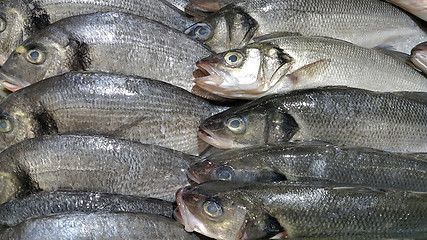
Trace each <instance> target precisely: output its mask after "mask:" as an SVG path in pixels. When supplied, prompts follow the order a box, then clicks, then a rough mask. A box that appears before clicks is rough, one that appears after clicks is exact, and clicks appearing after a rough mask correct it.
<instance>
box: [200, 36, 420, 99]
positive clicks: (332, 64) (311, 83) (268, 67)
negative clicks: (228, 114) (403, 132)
mask: <svg viewBox="0 0 427 240" xmlns="http://www.w3.org/2000/svg"><path fill="white" fill-rule="evenodd" d="M408 58H409V57H408ZM196 65H197V66H198V68H199V70H197V71H196V72H195V73H196V74H197V75H196V78H195V82H196V84H197V86H199V87H201V88H203V89H205V90H207V91H209V92H211V93H214V94H217V95H220V96H222V97H228V98H245V99H256V98H259V97H261V96H265V95H269V94H274V93H286V92H290V91H293V90H296V89H307V88H315V87H323V86H347V87H354V88H363V89H368V90H372V91H381V92H394V91H420V92H427V78H426V77H425V76H424V75H423V74H422V73H420V72H418V71H416V70H415V69H413V68H412V67H411V66H409V65H408V64H406V63H405V61H401V60H400V59H396V58H395V57H393V56H391V55H390V53H388V52H385V51H379V50H374V49H368V48H364V47H360V46H357V45H355V44H352V43H349V42H346V41H342V40H338V39H332V38H324V37H304V36H286V37H275V38H273V37H272V38H267V40H263V41H260V42H257V43H252V44H249V45H247V46H245V47H243V48H241V49H234V50H230V51H226V52H223V53H219V54H214V55H211V56H209V57H207V58H203V59H201V60H199V61H198V62H197V64H196Z"/></svg>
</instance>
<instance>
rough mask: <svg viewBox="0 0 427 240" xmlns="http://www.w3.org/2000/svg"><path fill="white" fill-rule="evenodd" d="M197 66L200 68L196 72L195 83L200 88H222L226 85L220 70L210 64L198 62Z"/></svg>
mask: <svg viewBox="0 0 427 240" xmlns="http://www.w3.org/2000/svg"><path fill="white" fill-rule="evenodd" d="M196 66H197V67H198V68H199V69H197V70H196V71H194V77H195V78H194V82H195V83H196V85H198V86H199V87H201V88H203V86H208V87H209V86H216V87H218V86H221V84H223V83H224V78H223V77H222V76H221V74H220V73H219V72H218V70H217V69H216V68H214V67H212V66H211V65H210V64H208V63H203V62H198V63H197V64H196Z"/></svg>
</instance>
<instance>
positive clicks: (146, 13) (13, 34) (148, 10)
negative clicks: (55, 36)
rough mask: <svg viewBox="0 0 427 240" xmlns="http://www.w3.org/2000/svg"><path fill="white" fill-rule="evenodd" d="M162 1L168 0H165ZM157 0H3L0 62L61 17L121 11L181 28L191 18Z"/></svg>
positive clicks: (188, 24) (0, 26) (0, 5)
mask: <svg viewBox="0 0 427 240" xmlns="http://www.w3.org/2000/svg"><path fill="white" fill-rule="evenodd" d="M165 3H168V2H167V1H165ZM165 3H164V2H162V1H157V0H143V1H140V0H127V1H120V0H103V1H94V0H2V1H1V2H0V65H3V64H4V62H5V61H6V59H7V58H8V57H9V55H10V54H11V53H12V51H13V50H14V49H15V48H16V47H18V46H19V45H20V44H21V43H22V42H23V41H24V40H26V39H27V38H28V37H29V36H31V35H33V34H35V33H36V32H38V31H40V30H41V29H43V28H45V27H47V26H48V25H49V24H52V23H54V22H56V21H59V20H61V19H64V18H67V17H71V16H77V15H82V14H88V13H96V12H108V11H114V12H123V13H130V14H135V15H138V16H143V17H147V18H149V19H153V20H156V21H159V22H162V23H164V24H165V25H167V26H169V27H172V28H176V29H178V30H180V31H183V30H184V29H186V28H188V27H189V26H191V25H192V24H194V22H193V21H191V20H190V19H188V18H186V17H185V16H184V15H183V13H182V12H180V11H176V10H175V9H174V8H173V7H170V6H168V5H167V4H165Z"/></svg>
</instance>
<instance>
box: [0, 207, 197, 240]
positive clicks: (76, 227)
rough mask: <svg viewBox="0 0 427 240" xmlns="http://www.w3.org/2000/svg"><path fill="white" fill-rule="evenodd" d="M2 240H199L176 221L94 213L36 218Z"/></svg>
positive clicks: (160, 217)
mask: <svg viewBox="0 0 427 240" xmlns="http://www.w3.org/2000/svg"><path fill="white" fill-rule="evenodd" d="M0 238H2V239H52V240H54V239H55V240H56V239H70V240H71V239H87V240H89V239H99V240H101V239H147V240H152V239H159V240H160V239H163V240H169V239H181V240H198V239H199V238H198V237H197V236H195V235H193V234H189V233H187V232H185V231H184V229H182V227H181V226H180V225H179V224H178V223H177V222H176V221H175V220H172V219H169V218H165V217H163V216H158V215H150V214H142V213H140V214H137V213H91V214H82V213H75V214H63V215H57V216H51V217H44V218H33V219H29V220H27V221H26V222H23V223H21V224H20V225H18V226H16V227H14V228H9V229H7V230H6V231H4V232H2V233H0Z"/></svg>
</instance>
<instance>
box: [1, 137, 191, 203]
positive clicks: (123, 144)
mask: <svg viewBox="0 0 427 240" xmlns="http://www.w3.org/2000/svg"><path fill="white" fill-rule="evenodd" d="M198 159H199V158H198V157H194V156H192V155H188V154H184V153H182V152H178V151H174V150H171V149H167V148H162V147H159V146H155V145H149V144H141V143H136V142H131V141H126V140H120V139H113V138H106V137H101V136H79V135H62V136H61V135H52V136H45V137H43V138H33V139H27V140H25V141H22V142H20V143H18V144H15V145H13V146H11V147H9V148H8V149H6V150H4V151H3V152H2V153H1V154H0V204H1V203H4V202H7V201H9V200H11V199H14V198H17V197H21V196H26V195H28V194H29V193H33V192H37V191H41V190H42V191H52V190H75V191H95V192H108V193H116V194H126V195H137V196H144V197H153V198H160V199H164V200H169V201H171V200H173V199H174V196H175V192H176V190H177V189H178V188H180V187H183V186H185V185H187V182H188V181H187V177H186V176H185V171H186V169H188V167H189V166H190V164H191V163H194V162H195V161H197V160H198Z"/></svg>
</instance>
